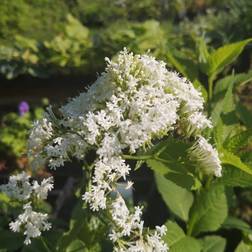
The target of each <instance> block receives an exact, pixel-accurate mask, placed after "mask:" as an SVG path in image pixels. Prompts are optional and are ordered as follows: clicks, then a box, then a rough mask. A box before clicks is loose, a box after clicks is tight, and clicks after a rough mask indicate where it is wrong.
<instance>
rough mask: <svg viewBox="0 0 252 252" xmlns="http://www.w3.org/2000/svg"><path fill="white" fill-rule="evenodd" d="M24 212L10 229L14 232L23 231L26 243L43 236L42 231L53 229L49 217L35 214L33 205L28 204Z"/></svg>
mask: <svg viewBox="0 0 252 252" xmlns="http://www.w3.org/2000/svg"><path fill="white" fill-rule="evenodd" d="M23 209H24V212H23V213H22V214H20V215H19V216H18V217H17V219H16V220H15V221H13V222H11V223H10V229H11V230H12V231H13V232H20V231H23V232H24V235H25V236H26V238H25V241H24V243H25V244H26V245H28V244H30V243H31V238H35V237H38V236H40V235H41V231H46V230H49V229H50V228H51V224H50V223H49V222H48V221H47V220H48V215H47V214H43V213H39V212H35V211H33V210H32V207H31V203H27V204H25V205H24V207H23Z"/></svg>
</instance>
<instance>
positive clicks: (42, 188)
mask: <svg viewBox="0 0 252 252" xmlns="http://www.w3.org/2000/svg"><path fill="white" fill-rule="evenodd" d="M32 189H33V191H34V194H35V196H36V197H37V198H39V199H43V200H44V199H47V195H48V192H49V191H51V190H52V189H53V177H49V178H47V179H43V180H42V182H41V184H40V185H39V183H38V182H37V181H36V180H35V181H34V182H33V186H32Z"/></svg>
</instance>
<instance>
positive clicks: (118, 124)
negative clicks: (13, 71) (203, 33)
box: [29, 49, 221, 251]
mask: <svg viewBox="0 0 252 252" xmlns="http://www.w3.org/2000/svg"><path fill="white" fill-rule="evenodd" d="M105 60H106V62H107V67H106V70H105V72H104V73H102V74H101V76H100V77H99V78H98V79H97V80H96V82H95V83H94V84H93V85H91V87H90V88H89V89H88V90H87V92H84V93H82V94H80V95H79V96H78V97H76V98H74V99H72V100H71V101H70V102H68V103H67V104H66V105H65V106H63V107H61V108H60V110H59V112H60V114H61V116H60V117H59V118H58V119H57V118H56V117H55V116H54V114H53V113H52V110H49V111H48V113H47V114H46V115H45V118H44V119H42V120H41V121H39V122H37V123H36V124H35V127H34V129H33V130H32V133H31V137H30V139H29V146H30V149H29V153H30V155H31V156H32V159H33V163H34V164H40V161H43V160H47V161H48V163H49V166H50V167H51V168H57V167H60V166H62V165H63V164H64V162H66V161H68V160H69V158H71V157H75V158H77V159H80V160H81V159H84V157H85V155H86V154H87V153H88V151H89V150H95V151H96V160H95V161H94V165H93V168H92V174H93V175H92V179H91V181H90V182H91V183H90V186H89V188H88V190H87V191H86V193H85V194H84V195H83V200H85V201H86V202H87V203H88V204H89V206H90V208H91V210H93V211H99V210H101V209H102V210H104V209H114V211H116V208H115V207H114V206H115V205H117V206H118V209H120V211H122V212H123V213H124V216H121V217H122V218H121V219H120V221H121V222H119V219H118V218H117V214H120V213H119V212H118V211H119V210H118V211H117V212H113V211H112V213H111V214H112V217H113V225H112V229H111V230H112V231H111V233H110V239H111V240H112V241H113V242H115V244H117V245H116V246H115V248H114V250H115V251H167V247H166V246H165V245H164V244H163V243H162V241H161V240H160V237H161V235H160V234H159V233H158V231H156V233H154V234H153V235H150V234H149V235H148V234H145V233H144V232H142V231H141V230H142V229H143V228H142V226H143V222H142V221H141V220H140V216H141V211H140V209H139V208H136V209H135V213H133V214H132V213H131V214H130V213H129V211H128V209H127V206H126V204H125V202H124V200H123V199H122V198H121V197H119V198H118V199H117V200H115V201H113V200H112V203H110V202H111V200H107V199H108V197H109V195H110V192H113V191H117V189H116V184H117V182H118V181H119V180H120V179H123V180H126V179H127V175H128V174H129V172H130V170H131V168H130V166H129V165H128V164H127V163H126V162H125V160H124V159H123V154H124V153H125V152H126V153H131V154H132V153H135V152H136V151H137V150H139V149H140V148H142V149H145V148H147V147H148V146H150V145H151V144H152V142H153V141H154V140H156V139H161V138H162V137H164V136H167V135H169V134H173V133H174V132H176V133H179V134H181V136H183V137H185V138H188V139H189V138H190V139H199V137H200V136H201V134H202V131H203V130H204V129H206V128H209V127H211V126H212V125H211V122H210V121H209V119H207V117H206V116H205V115H204V114H203V108H204V104H203V103H204V100H203V98H202V96H201V93H200V92H199V91H198V90H196V89H195V88H194V87H193V85H192V83H191V82H189V81H188V80H186V79H185V78H181V77H180V76H179V75H178V74H177V73H175V72H172V71H168V70H167V69H166V66H165V63H164V62H162V61H157V60H156V59H155V58H153V57H151V56H149V55H134V54H133V53H129V52H128V51H127V50H126V49H125V50H123V51H121V52H120V53H119V55H118V56H117V57H116V58H115V59H113V60H112V61H110V60H109V59H107V58H106V59H105ZM200 139H201V138H200ZM196 141H197V140H196ZM201 142H202V141H201ZM201 142H199V141H197V143H196V144H195V146H194V147H193V148H192V149H191V152H192V156H193V157H195V159H197V158H199V160H198V161H199V162H200V164H201V165H202V167H203V169H202V171H203V172H206V173H207V174H209V173H212V174H215V175H216V176H219V175H220V171H221V166H220V162H219V160H218V155H217V152H216V151H214V149H211V151H209V148H208V147H206V146H208V145H206V144H203V148H202V149H201V152H199V151H197V147H198V146H199V145H200V144H201ZM204 147H206V148H204ZM213 153H214V154H213ZM189 155H190V154H189ZM208 165H210V167H209V168H208ZM121 214H122V213H121ZM136 214H137V215H136ZM133 220H134V221H133ZM122 221H124V222H122ZM126 224H127V228H128V229H127V228H126ZM128 225H129V226H128ZM132 230H133V231H134V234H135V231H136V230H137V237H138V238H139V239H136V240H134V241H133V242H132V240H130V243H127V244H128V245H127V246H126V247H127V249H126V250H121V248H120V246H119V247H118V242H117V239H120V241H121V239H124V238H125V236H132V235H133V234H132ZM126 240H127V239H126ZM126 240H125V241H124V242H127V241H126ZM158 242H160V244H161V245H160V248H159V250H158V249H157V248H156V247H158V245H157V244H158ZM122 243H123V242H122V241H121V243H120V244H122ZM146 244H147V245H146ZM162 244H163V245H162ZM146 246H147V247H148V246H149V247H148V248H147V247H146ZM161 247H162V249H161Z"/></svg>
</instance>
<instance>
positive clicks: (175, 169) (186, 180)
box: [147, 159, 195, 189]
mask: <svg viewBox="0 0 252 252" xmlns="http://www.w3.org/2000/svg"><path fill="white" fill-rule="evenodd" d="M147 164H148V166H149V167H150V168H151V169H152V170H153V171H154V172H157V173H158V174H160V175H163V176H164V177H165V178H166V179H169V180H171V181H172V182H174V183H175V184H176V185H177V186H180V187H183V188H186V189H191V188H192V187H193V185H194V183H195V181H194V177H193V176H192V175H190V174H187V172H188V171H186V170H183V167H180V166H179V164H176V165H173V166H172V164H167V163H164V162H161V161H157V160H154V159H150V160H148V161H147ZM171 166H172V167H171Z"/></svg>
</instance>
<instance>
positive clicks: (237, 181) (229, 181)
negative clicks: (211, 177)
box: [217, 165, 252, 187]
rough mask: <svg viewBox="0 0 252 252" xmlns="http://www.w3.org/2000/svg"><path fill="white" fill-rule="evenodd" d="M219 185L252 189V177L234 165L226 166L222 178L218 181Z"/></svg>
mask: <svg viewBox="0 0 252 252" xmlns="http://www.w3.org/2000/svg"><path fill="white" fill-rule="evenodd" d="M217 183H220V184H223V185H225V186H230V187H251V185H252V175H250V174H248V173H247V172H244V171H242V170H240V169H237V168H236V167H234V166H232V165H225V166H224V167H223V169H222V177H220V178H218V179H217Z"/></svg>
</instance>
